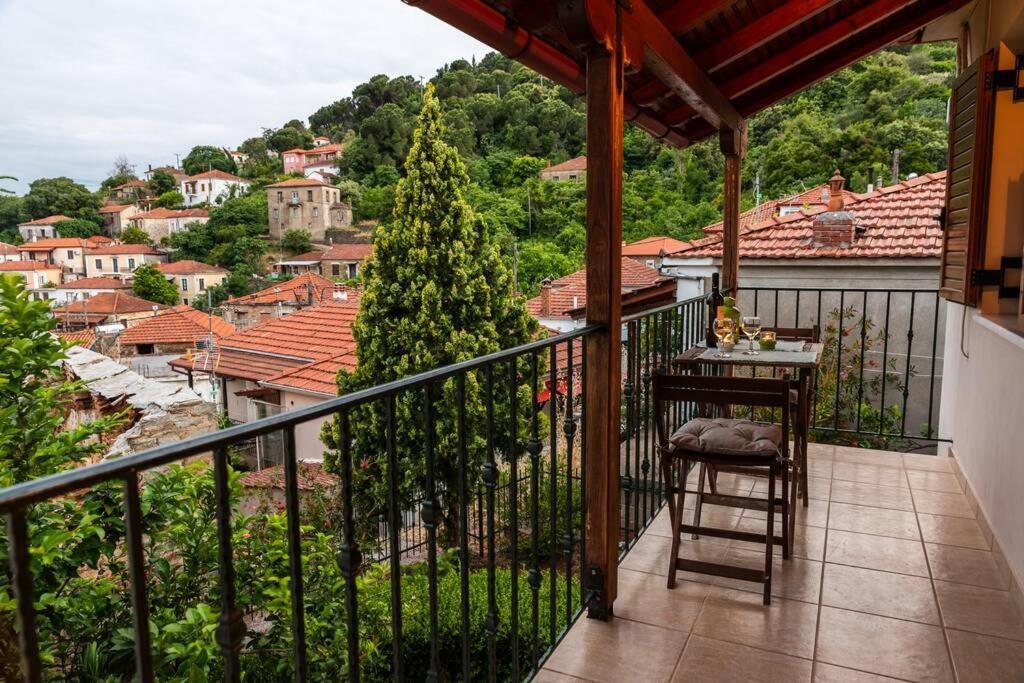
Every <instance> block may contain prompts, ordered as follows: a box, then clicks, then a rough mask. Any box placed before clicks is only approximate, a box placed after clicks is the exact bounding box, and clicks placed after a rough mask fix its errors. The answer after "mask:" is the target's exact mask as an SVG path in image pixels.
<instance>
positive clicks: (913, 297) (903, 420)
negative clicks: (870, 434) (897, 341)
mask: <svg viewBox="0 0 1024 683" xmlns="http://www.w3.org/2000/svg"><path fill="white" fill-rule="evenodd" d="M916 302H917V292H911V293H910V327H909V328H908V329H907V367H906V371H905V372H904V373H903V414H902V415H901V416H900V436H901V437H903V436H906V435H907V400H908V399H909V398H910V358H911V356H912V355H913V353H914V304H915V303H916Z"/></svg>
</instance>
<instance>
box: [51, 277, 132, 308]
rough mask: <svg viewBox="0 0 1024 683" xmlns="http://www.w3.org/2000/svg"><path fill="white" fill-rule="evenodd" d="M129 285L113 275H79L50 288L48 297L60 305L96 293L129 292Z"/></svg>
mask: <svg viewBox="0 0 1024 683" xmlns="http://www.w3.org/2000/svg"><path fill="white" fill-rule="evenodd" d="M131 288H132V287H131V285H130V284H128V283H127V282H125V281H124V280H119V279H118V278H115V277H80V278H77V279H75V280H68V281H67V282H65V283H64V284H62V285H58V286H57V287H55V288H53V289H52V290H50V297H49V298H50V299H51V300H52V301H53V302H54V304H55V305H58V306H61V305H64V304H67V303H71V302H72V301H83V300H85V299H89V298H91V297H94V296H96V295H97V294H106V293H114V292H130V291H131Z"/></svg>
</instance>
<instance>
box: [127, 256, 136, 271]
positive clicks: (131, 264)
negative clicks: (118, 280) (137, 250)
mask: <svg viewBox="0 0 1024 683" xmlns="http://www.w3.org/2000/svg"><path fill="white" fill-rule="evenodd" d="M128 270H135V259H133V258H129V259H128Z"/></svg>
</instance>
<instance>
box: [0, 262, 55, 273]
mask: <svg viewBox="0 0 1024 683" xmlns="http://www.w3.org/2000/svg"><path fill="white" fill-rule="evenodd" d="M35 270H60V266H57V265H54V264H52V263H47V262H46V261H4V262H2V263H0V273H12V272H15V273H17V272H24V273H27V272H29V271H35Z"/></svg>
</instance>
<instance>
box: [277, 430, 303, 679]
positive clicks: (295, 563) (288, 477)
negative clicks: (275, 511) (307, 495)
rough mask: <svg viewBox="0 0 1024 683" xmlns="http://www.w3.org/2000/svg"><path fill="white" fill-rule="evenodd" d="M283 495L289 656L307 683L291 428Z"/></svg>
mask: <svg viewBox="0 0 1024 683" xmlns="http://www.w3.org/2000/svg"><path fill="white" fill-rule="evenodd" d="M283 431H284V449H285V453H284V493H285V514H286V517H287V521H288V567H289V575H290V577H291V598H292V654H293V656H294V657H295V678H296V680H299V681H305V680H308V679H309V662H308V661H307V660H306V608H305V601H304V599H303V590H302V520H300V519H299V476H298V462H296V453H295V425H289V426H288V427H287V428H285V429H284V430H283Z"/></svg>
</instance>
